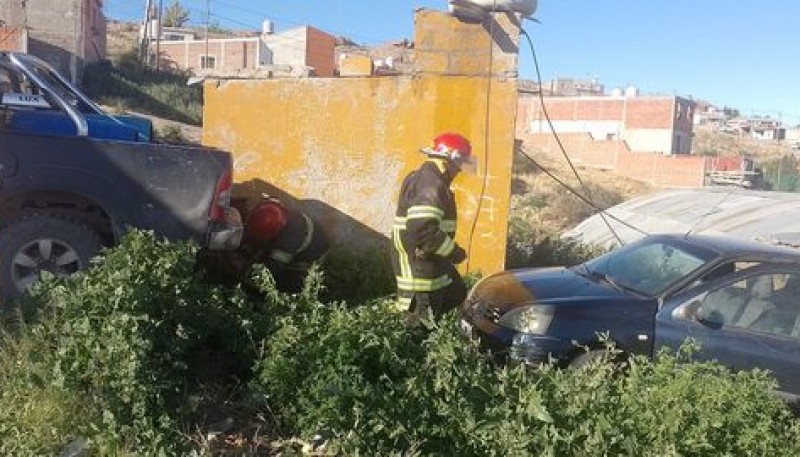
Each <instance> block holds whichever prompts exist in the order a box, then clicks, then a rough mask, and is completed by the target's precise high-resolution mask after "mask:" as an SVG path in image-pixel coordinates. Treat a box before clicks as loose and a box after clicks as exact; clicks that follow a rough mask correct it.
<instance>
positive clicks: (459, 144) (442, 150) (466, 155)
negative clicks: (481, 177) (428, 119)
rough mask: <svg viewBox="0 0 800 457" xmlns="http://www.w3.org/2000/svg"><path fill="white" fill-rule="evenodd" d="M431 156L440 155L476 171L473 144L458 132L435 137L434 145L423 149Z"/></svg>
mask: <svg viewBox="0 0 800 457" xmlns="http://www.w3.org/2000/svg"><path fill="white" fill-rule="evenodd" d="M422 152H424V153H425V154H427V155H428V156H430V157H439V158H443V159H447V160H450V161H453V162H456V163H458V164H459V166H460V167H461V169H462V170H464V171H468V172H474V168H476V165H477V164H476V162H475V158H474V157H473V156H472V146H471V145H470V144H469V140H467V139H466V138H465V137H464V136H463V135H460V134H458V133H449V132H448V133H442V134H441V135H439V136H437V137H436V138H434V139H433V147H431V148H425V149H423V150H422Z"/></svg>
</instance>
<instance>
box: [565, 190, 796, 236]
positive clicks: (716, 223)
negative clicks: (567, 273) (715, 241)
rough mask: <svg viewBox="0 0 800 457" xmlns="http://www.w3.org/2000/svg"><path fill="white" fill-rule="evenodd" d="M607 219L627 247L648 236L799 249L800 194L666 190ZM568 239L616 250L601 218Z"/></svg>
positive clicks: (616, 210) (615, 210)
mask: <svg viewBox="0 0 800 457" xmlns="http://www.w3.org/2000/svg"><path fill="white" fill-rule="evenodd" d="M608 214H610V215H611V216H613V217H609V218H606V219H607V220H608V221H609V223H610V225H611V227H612V228H613V230H614V231H615V232H616V233H617V235H619V236H620V238H622V240H623V241H624V242H625V243H628V242H631V241H635V240H637V239H639V238H641V237H642V236H644V235H643V234H642V233H640V232H637V231H636V230H633V229H631V228H629V227H626V226H625V225H623V224H622V223H620V222H618V221H615V220H614V218H616V219H619V220H621V221H624V222H625V223H627V224H629V225H632V226H634V227H636V228H639V229H641V230H642V231H644V232H646V233H681V234H685V233H687V232H690V231H691V233H704V234H726V235H729V236H734V237H737V238H742V239H748V240H757V241H765V242H771V243H780V244H789V245H800V194H794V193H784V192H763V191H749V190H744V189H736V188H703V189H680V190H665V191H659V192H656V193H654V194H650V195H646V196H642V197H638V198H635V199H632V200H629V201H627V202H624V203H621V204H619V205H617V206H614V207H613V208H610V209H609V210H608ZM564 236H566V237H570V238H575V239H577V240H579V241H580V242H582V243H586V244H592V245H600V246H613V245H616V244H617V242H616V238H615V236H614V235H613V233H612V232H611V230H610V229H609V227H608V226H607V225H606V224H605V223H604V222H603V220H602V218H601V217H600V216H598V215H595V216H592V217H590V218H588V219H586V220H585V221H583V222H581V223H580V224H579V225H578V226H576V227H575V228H574V229H572V230H570V231H568V232H567V233H566V234H565V235H564Z"/></svg>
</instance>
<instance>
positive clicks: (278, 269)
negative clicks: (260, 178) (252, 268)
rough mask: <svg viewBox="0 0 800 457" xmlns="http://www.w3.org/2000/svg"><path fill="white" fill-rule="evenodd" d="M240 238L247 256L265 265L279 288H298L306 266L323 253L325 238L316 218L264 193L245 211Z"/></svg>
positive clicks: (300, 287)
mask: <svg viewBox="0 0 800 457" xmlns="http://www.w3.org/2000/svg"><path fill="white" fill-rule="evenodd" d="M243 242H244V243H245V244H246V245H247V246H250V247H251V249H252V251H253V252H251V253H250V256H251V257H252V258H253V259H254V260H255V262H257V263H263V264H264V265H266V266H267V268H268V269H269V271H270V273H272V276H273V277H274V278H275V283H276V284H277V285H278V287H279V289H281V290H284V291H287V292H299V291H300V289H302V287H303V282H304V280H305V277H306V275H307V274H308V270H309V269H310V268H311V266H312V264H313V263H314V262H319V261H321V260H322V259H323V257H324V256H325V254H327V252H328V249H329V240H328V236H327V234H326V233H325V232H324V231H323V230H322V227H320V226H319V224H318V223H317V222H315V221H314V220H313V219H311V218H310V217H309V216H308V215H307V214H305V213H304V212H302V211H297V210H293V209H290V208H288V207H286V206H285V205H284V204H283V203H282V202H280V201H279V200H278V199H276V198H273V197H266V198H265V199H264V200H262V201H261V202H260V203H259V204H258V205H257V206H256V207H255V208H254V209H253V210H252V211H251V212H250V214H249V215H248V217H247V220H246V222H245V230H244V238H243Z"/></svg>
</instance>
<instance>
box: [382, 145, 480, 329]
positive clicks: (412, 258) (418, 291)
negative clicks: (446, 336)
mask: <svg viewBox="0 0 800 457" xmlns="http://www.w3.org/2000/svg"><path fill="white" fill-rule="evenodd" d="M422 152H423V153H424V154H425V155H426V156H427V160H425V162H423V164H422V165H421V166H420V167H419V168H418V169H417V170H414V171H413V172H411V173H410V174H409V175H408V176H407V177H406V178H405V180H404V181H403V185H402V187H401V189H400V196H399V199H398V203H397V212H396V213H395V220H394V229H393V231H392V242H393V246H394V249H393V250H392V254H393V255H392V267H393V269H394V272H395V278H396V280H397V296H398V302H397V305H398V307H399V308H400V309H401V310H404V311H407V312H408V315H407V316H408V324H409V325H410V326H412V327H416V326H419V325H420V324H421V323H424V321H425V320H427V319H429V318H434V319H436V318H439V317H440V316H442V315H443V314H445V313H446V312H448V311H450V310H451V309H454V308H456V307H457V306H459V305H460V304H461V303H462V302H463V301H464V299H465V298H466V295H467V288H466V285H465V284H464V281H463V279H462V278H461V275H460V274H459V273H458V271H457V270H456V267H455V265H457V264H459V263H461V262H463V261H464V260H465V259H466V256H467V254H466V252H465V251H464V249H463V248H461V246H459V245H458V244H457V243H456V242H455V235H456V218H457V209H456V201H455V196H454V195H453V192H452V191H451V190H450V185H451V184H452V182H453V179H455V177H456V176H457V175H458V173H459V172H461V171H464V172H471V173H474V172H475V168H476V163H475V160H474V157H473V156H472V148H471V146H470V143H469V141H468V140H467V139H466V138H464V137H463V136H461V135H459V134H456V133H444V134H441V135H439V136H437V137H436V138H435V139H434V140H433V146H432V147H429V148H425V149H423V150H422Z"/></svg>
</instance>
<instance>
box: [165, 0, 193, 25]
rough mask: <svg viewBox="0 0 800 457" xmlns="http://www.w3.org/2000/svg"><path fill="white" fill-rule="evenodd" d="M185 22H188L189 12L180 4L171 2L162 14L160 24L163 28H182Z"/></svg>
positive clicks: (175, 0)
mask: <svg viewBox="0 0 800 457" xmlns="http://www.w3.org/2000/svg"><path fill="white" fill-rule="evenodd" d="M187 22H189V11H188V10H187V9H185V8H184V7H183V6H182V5H181V2H179V1H178V0H173V2H172V4H170V5H169V6H168V7H167V10H166V11H165V12H164V17H163V19H162V21H161V24H162V25H163V26H164V27H183V25H184V24H186V23H187Z"/></svg>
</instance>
